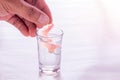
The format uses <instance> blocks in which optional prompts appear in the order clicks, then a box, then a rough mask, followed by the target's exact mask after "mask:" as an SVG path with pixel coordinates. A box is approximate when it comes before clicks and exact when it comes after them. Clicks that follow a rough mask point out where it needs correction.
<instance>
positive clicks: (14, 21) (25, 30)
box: [7, 15, 29, 36]
mask: <svg viewBox="0 0 120 80" xmlns="http://www.w3.org/2000/svg"><path fill="white" fill-rule="evenodd" d="M7 22H9V23H11V24H12V25H14V26H15V27H16V28H17V29H18V30H19V31H20V32H21V33H22V34H23V35H24V36H29V30H28V28H27V26H26V25H25V23H24V22H23V21H22V20H21V19H20V18H19V17H18V16H16V15H15V16H13V17H11V18H10V19H9V20H8V21H7Z"/></svg>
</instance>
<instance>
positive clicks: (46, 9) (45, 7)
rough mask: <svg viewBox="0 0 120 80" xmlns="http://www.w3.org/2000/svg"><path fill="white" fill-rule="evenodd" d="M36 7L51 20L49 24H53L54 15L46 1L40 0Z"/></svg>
mask: <svg viewBox="0 0 120 80" xmlns="http://www.w3.org/2000/svg"><path fill="white" fill-rule="evenodd" d="M36 7H37V8H39V9H40V10H42V11H43V12H44V13H45V14H47V15H48V16H49V19H50V20H49V23H52V14H51V11H50V9H49V7H48V5H47V4H46V2H45V0H41V1H39V0H38V2H37V3H36Z"/></svg>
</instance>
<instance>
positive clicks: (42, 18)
mask: <svg viewBox="0 0 120 80" xmlns="http://www.w3.org/2000/svg"><path fill="white" fill-rule="evenodd" d="M18 4H19V6H18V5H17V6H18V7H17V6H16V8H15V14H17V15H18V16H21V17H23V18H24V19H26V20H28V21H30V22H33V23H35V24H37V25H40V26H44V25H46V24H48V23H49V17H48V16H47V15H46V14H45V13H44V12H42V11H41V10H39V9H37V8H36V7H34V6H32V5H30V4H28V3H26V2H25V1H24V0H19V3H18Z"/></svg>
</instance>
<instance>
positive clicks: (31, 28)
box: [24, 20, 36, 37]
mask: <svg viewBox="0 0 120 80" xmlns="http://www.w3.org/2000/svg"><path fill="white" fill-rule="evenodd" d="M24 22H25V24H26V26H27V27H28V30H29V35H30V36H31V37H35V36H36V25H35V24H33V23H31V22H29V21H27V20H24Z"/></svg>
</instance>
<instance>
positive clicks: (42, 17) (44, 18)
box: [38, 14, 49, 25]
mask: <svg viewBox="0 0 120 80" xmlns="http://www.w3.org/2000/svg"><path fill="white" fill-rule="evenodd" d="M38 22H39V23H41V24H42V25H46V24H48V23H49V17H48V16H47V15H44V14H41V15H40V18H39V20H38Z"/></svg>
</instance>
